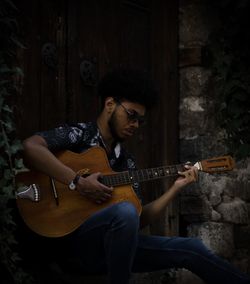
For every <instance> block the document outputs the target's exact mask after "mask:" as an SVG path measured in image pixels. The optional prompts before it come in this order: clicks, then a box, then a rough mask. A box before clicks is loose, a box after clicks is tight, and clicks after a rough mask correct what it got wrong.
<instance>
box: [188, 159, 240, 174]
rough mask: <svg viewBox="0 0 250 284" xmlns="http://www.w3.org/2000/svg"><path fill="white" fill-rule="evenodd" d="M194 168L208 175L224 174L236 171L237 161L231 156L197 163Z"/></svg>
mask: <svg viewBox="0 0 250 284" xmlns="http://www.w3.org/2000/svg"><path fill="white" fill-rule="evenodd" d="M194 166H196V167H197V168H198V170H200V171H202V172H206V173H222V172H228V171H231V170H232V169H234V167H235V161H234V159H233V158H232V157H231V156H220V157H215V158H211V159H207V160H202V161H200V162H197V163H196V164H195V165H194Z"/></svg>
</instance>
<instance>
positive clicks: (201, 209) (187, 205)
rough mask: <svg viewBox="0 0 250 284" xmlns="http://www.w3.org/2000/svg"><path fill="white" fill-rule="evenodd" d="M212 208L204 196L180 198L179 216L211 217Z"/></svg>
mask: <svg viewBox="0 0 250 284" xmlns="http://www.w3.org/2000/svg"><path fill="white" fill-rule="evenodd" d="M211 212H212V207H211V206H210V204H209V202H208V200H207V198H206V196H205V195H202V196H181V205H180V214H181V215H204V216H207V217H208V218H209V217H210V216H211Z"/></svg>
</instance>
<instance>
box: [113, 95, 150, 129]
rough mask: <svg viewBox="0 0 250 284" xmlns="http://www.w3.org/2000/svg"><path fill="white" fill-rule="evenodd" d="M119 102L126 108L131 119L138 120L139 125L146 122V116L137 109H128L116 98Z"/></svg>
mask: <svg viewBox="0 0 250 284" xmlns="http://www.w3.org/2000/svg"><path fill="white" fill-rule="evenodd" d="M116 101H117V103H118V104H119V105H120V106H121V107H122V108H123V109H124V110H125V112H126V113H127V116H128V120H129V121H138V124H139V125H143V124H144V123H145V116H144V115H139V114H138V112H137V111H135V110H128V109H127V108H126V107H125V106H124V105H123V104H122V103H121V102H120V101H118V100H116Z"/></svg>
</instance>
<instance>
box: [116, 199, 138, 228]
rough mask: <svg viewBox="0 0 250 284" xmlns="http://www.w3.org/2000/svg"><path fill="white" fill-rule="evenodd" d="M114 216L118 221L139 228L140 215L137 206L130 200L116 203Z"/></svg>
mask: <svg viewBox="0 0 250 284" xmlns="http://www.w3.org/2000/svg"><path fill="white" fill-rule="evenodd" d="M113 209H114V218H113V221H115V222H116V223H118V224H120V225H123V226H127V227H131V228H136V229H137V228H138V226H139V215H138V212H137V209H136V208H135V206H134V205H133V204H132V203H130V202H120V203H117V204H115V205H114V207H113Z"/></svg>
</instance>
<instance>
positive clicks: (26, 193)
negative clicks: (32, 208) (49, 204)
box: [16, 183, 40, 202]
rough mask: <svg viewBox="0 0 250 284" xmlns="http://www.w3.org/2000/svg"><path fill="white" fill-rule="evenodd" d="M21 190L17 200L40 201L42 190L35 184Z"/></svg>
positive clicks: (17, 194)
mask: <svg viewBox="0 0 250 284" xmlns="http://www.w3.org/2000/svg"><path fill="white" fill-rule="evenodd" d="M19 190H20V191H19V192H17V193H16V198H21V199H30V200H31V201H33V202H39V201H40V189H39V186H37V185H36V184H34V183H33V184H31V185H30V186H24V187H21V188H20V189H19Z"/></svg>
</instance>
